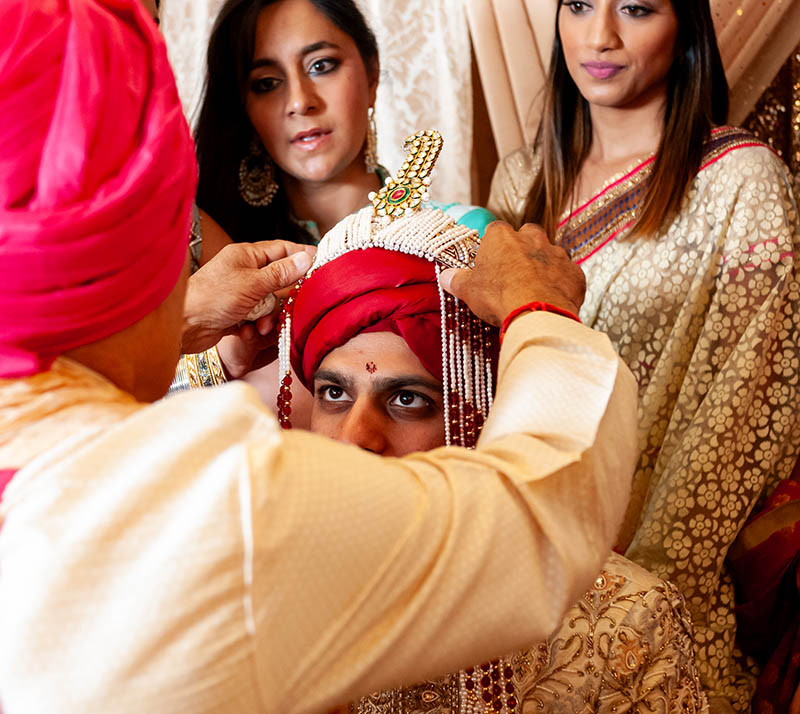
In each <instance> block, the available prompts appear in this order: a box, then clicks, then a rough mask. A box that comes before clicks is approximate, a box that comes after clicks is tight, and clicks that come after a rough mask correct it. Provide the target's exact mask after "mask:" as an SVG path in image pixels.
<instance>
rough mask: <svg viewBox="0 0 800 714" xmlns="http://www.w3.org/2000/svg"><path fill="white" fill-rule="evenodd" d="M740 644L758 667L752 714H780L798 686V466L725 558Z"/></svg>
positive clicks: (799, 557)
mask: <svg viewBox="0 0 800 714" xmlns="http://www.w3.org/2000/svg"><path fill="white" fill-rule="evenodd" d="M729 556H730V557H729V561H730V564H731V572H732V573H733V575H734V578H735V579H736V581H737V602H739V603H740V604H739V605H738V606H737V608H736V614H737V628H738V639H739V644H740V645H741V646H742V648H743V650H744V651H745V652H746V653H747V654H750V655H752V656H754V657H756V658H757V659H759V660H760V661H761V663H762V665H763V671H762V673H761V677H759V680H758V685H757V687H756V696H755V699H754V700H753V711H754V712H756V714H784V713H786V712H788V711H789V706H790V704H791V701H792V697H793V696H794V694H795V692H796V691H797V688H798V686H800V461H798V464H797V466H796V467H795V471H794V474H793V475H792V476H791V477H790V478H789V479H787V480H786V481H784V482H783V483H781V484H780V485H779V486H778V488H776V489H775V491H774V492H773V493H772V495H771V496H770V497H769V499H768V500H767V504H766V506H765V508H764V509H763V510H762V511H760V512H759V513H758V514H756V515H755V516H753V517H752V518H751V519H750V520H749V521H748V523H747V525H746V526H745V527H744V528H743V529H742V532H741V534H740V535H739V537H738V539H737V541H736V543H735V544H734V546H733V547H732V548H731V552H730V554H729Z"/></svg>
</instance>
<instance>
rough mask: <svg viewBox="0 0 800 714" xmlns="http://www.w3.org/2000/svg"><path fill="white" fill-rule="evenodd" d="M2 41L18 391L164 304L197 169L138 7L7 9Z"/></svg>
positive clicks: (8, 321)
mask: <svg viewBox="0 0 800 714" xmlns="http://www.w3.org/2000/svg"><path fill="white" fill-rule="evenodd" d="M0 38H2V39H0V116H2V121H0V377H18V376H24V375H29V374H34V373H36V372H39V371H43V370H46V369H48V368H49V366H50V364H51V363H52V361H53V360H54V359H55V358H56V357H57V356H58V355H60V354H62V353H63V352H65V351H67V350H70V349H73V348H75V347H79V346H81V345H85V344H88V343H91V342H95V341H97V340H99V339H102V338H104V337H108V336H109V335H111V334H113V333H115V332H119V331H120V330H122V329H124V328H126V327H128V326H130V325H132V324H133V323H135V322H137V321H139V320H140V319H142V318H143V317H144V316H146V315H147V314H149V313H150V312H152V311H153V310H155V309H156V308H157V307H158V305H160V304H161V303H162V302H163V301H164V299H165V298H166V297H167V296H168V295H169V294H170V292H171V291H172V289H173V287H174V286H175V283H176V282H177V280H178V278H179V276H180V273H181V270H182V268H183V264H184V260H185V255H186V246H187V243H188V237H189V224H190V219H191V205H192V201H193V198H194V192H195V187H196V182H197V169H196V163H195V158H194V147H193V143H192V140H191V135H190V133H189V128H188V126H187V124H186V120H185V119H184V117H183V113H182V111H181V106H180V102H179V100H178V94H177V90H176V88H175V82H174V78H173V76H172V72H171V70H170V67H169V63H168V60H167V54H166V48H165V45H164V42H163V39H162V38H161V36H160V34H159V33H158V30H157V28H156V26H155V23H153V21H152V18H150V17H149V16H148V15H147V13H146V12H145V11H144V9H143V8H142V7H140V4H139V2H138V1H137V0H2V2H0Z"/></svg>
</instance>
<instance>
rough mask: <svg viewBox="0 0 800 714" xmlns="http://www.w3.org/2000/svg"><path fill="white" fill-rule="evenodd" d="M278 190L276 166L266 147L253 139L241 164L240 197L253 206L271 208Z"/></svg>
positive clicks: (256, 139)
mask: <svg viewBox="0 0 800 714" xmlns="http://www.w3.org/2000/svg"><path fill="white" fill-rule="evenodd" d="M277 190H278V182H277V181H276V180H275V166H274V164H273V163H272V159H271V158H270V157H269V154H267V152H266V151H265V150H264V145H263V144H262V143H261V141H259V139H258V138H257V137H253V140H252V141H251V142H250V148H249V149H248V150H247V153H246V154H245V156H244V158H243V159H242V161H241V162H240V164H239V195H240V196H241V197H242V200H244V202H245V203H248V204H250V205H251V206H256V207H263V206H269V204H270V203H272V199H273V198H274V196H275V193H276V192H277Z"/></svg>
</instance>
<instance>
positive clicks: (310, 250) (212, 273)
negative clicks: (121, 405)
mask: <svg viewBox="0 0 800 714" xmlns="http://www.w3.org/2000/svg"><path fill="white" fill-rule="evenodd" d="M315 252H316V248H314V247H313V246H307V245H297V244H295V243H289V242H287V241H280V240H275V241H261V242H259V243H234V244H231V245H227V246H225V247H224V248H223V249H222V250H221V251H220V252H219V253H218V254H217V255H215V256H214V257H213V258H212V259H211V260H210V261H209V262H208V263H206V265H204V266H203V267H202V268H200V270H198V271H197V272H196V273H195V274H194V275H192V276H191V277H190V278H189V285H188V287H187V289H186V304H185V307H184V318H183V326H184V327H183V342H182V350H183V352H184V353H190V352H202V351H203V350H207V349H209V348H210V347H213V346H214V345H215V344H217V342H219V340H220V339H221V338H222V337H223V336H225V335H230V334H238V333H239V329H240V324H241V323H242V322H243V321H245V320H246V319H247V316H248V315H249V314H250V313H251V311H252V310H253V308H255V307H256V306H257V305H258V303H259V302H260V301H261V300H262V299H263V298H265V297H267V296H268V295H270V294H271V293H275V292H277V291H280V290H284V289H286V288H288V287H291V286H292V285H293V284H294V283H295V282H297V281H298V280H299V279H300V278H301V277H302V276H303V275H304V274H305V272H306V271H307V270H308V269H309V267H310V266H311V261H312V256H313V255H314V253H315ZM276 312H277V305H276V306H275V308H274V309H273V311H272V312H271V313H270V314H268V315H266V316H263V317H261V318H260V319H259V320H258V321H257V322H256V323H255V326H256V330H255V331H253V332H254V333H255V332H257V333H258V335H255V334H251V333H250V332H247V334H246V335H244V337H245V338H246V342H251V343H252V342H253V340H255V339H256V338H257V337H258V336H259V335H260V336H264V335H268V333H270V332H271V331H272V329H273V328H274V326H275V323H276Z"/></svg>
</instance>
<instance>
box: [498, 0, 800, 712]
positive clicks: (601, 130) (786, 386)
mask: <svg viewBox="0 0 800 714" xmlns="http://www.w3.org/2000/svg"><path fill="white" fill-rule="evenodd" d="M727 111H728V94H727V84H726V81H725V75H724V73H723V67H722V63H721V60H720V56H719V51H718V48H717V44H716V39H715V36H714V29H713V25H712V19H711V12H710V9H709V4H708V0H586V1H578V0H559V7H558V15H557V27H556V35H555V42H554V46H553V54H552V58H551V68H550V75H549V82H548V87H547V94H546V97H545V101H544V111H543V117H542V120H541V124H540V127H539V132H538V136H537V139H536V141H535V143H534V146H532V147H526V148H523V149H521V150H519V151H517V152H516V153H514V154H512V155H511V156H509V157H507V158H506V159H505V160H504V161H503V162H502V163H501V165H500V167H499V168H498V171H497V173H496V175H495V178H494V181H493V188H492V196H491V199H490V205H489V208H490V210H492V211H493V212H494V213H495V214H496V215H498V216H499V217H501V218H504V219H506V220H509V221H510V222H511V223H513V224H516V225H519V224H522V223H524V222H526V221H533V222H537V223H541V224H542V225H544V226H545V227H546V229H547V231H548V233H549V235H551V236H552V237H553V239H554V240H555V241H556V242H557V243H559V244H560V245H562V246H563V247H564V248H565V249H566V250H567V251H568V252H569V253H570V255H571V256H572V257H573V259H574V260H576V261H577V262H579V263H580V264H581V266H582V267H583V269H584V271H585V273H586V277H587V297H586V301H585V303H584V305H583V308H582V310H581V317H582V319H583V320H584V322H585V323H586V324H589V325H591V326H592V327H595V328H597V329H599V330H602V331H604V332H606V333H608V334H609V336H610V337H611V339H612V341H613V342H614V344H615V346H616V348H617V349H618V351H619V353H620V355H621V356H622V358H623V359H624V360H625V361H626V362H627V363H628V365H629V366H630V367H631V369H632V371H633V372H634V374H635V375H636V377H637V380H638V382H639V389H640V408H639V409H640V412H639V417H640V431H639V439H640V441H639V449H640V460H639V465H638V468H637V471H636V475H635V478H634V487H633V493H632V498H631V503H630V506H629V510H628V515H627V517H626V520H625V522H624V524H623V528H622V531H621V533H620V536H619V542H618V549H619V550H620V551H621V552H624V553H625V554H626V555H627V556H628V557H629V558H631V559H632V560H634V561H635V562H637V563H639V564H640V565H643V566H644V567H646V568H647V569H649V570H651V571H653V572H654V573H656V574H657V575H659V576H661V577H663V578H665V579H668V580H671V581H673V582H674V583H675V584H676V585H678V587H679V588H680V589H681V590H682V591H683V593H684V595H685V596H686V598H687V602H688V604H689V607H690V609H691V611H692V615H693V618H694V622H695V631H696V635H697V651H698V660H699V665H700V670H701V676H702V678H703V682H704V685H705V686H706V688H707V690H708V692H709V695H710V696H711V703H712V709H713V708H717V707H718V708H720V709H724V708H727V707H728V706H729V705H732V706H733V707H734V708H735V709H737V710H739V711H745V710H747V709H749V702H750V697H751V696H752V692H753V674H752V672H751V671H748V670H749V667H747V666H742V665H741V664H740V663H739V662H738V660H737V658H736V657H735V656H734V649H735V648H734V638H735V634H736V624H735V617H734V611H733V595H734V593H733V587H732V584H731V579H730V577H729V575H728V572H727V566H726V562H725V559H726V554H727V552H728V548H729V546H730V545H731V543H732V542H733V540H734V539H735V537H736V534H737V533H738V532H739V530H740V529H741V527H742V525H743V523H744V522H745V520H746V519H747V516H748V514H749V513H750V512H751V510H752V509H753V507H754V506H755V505H756V504H757V503H759V501H760V500H761V499H762V498H764V497H765V496H766V494H768V493H770V492H771V491H772V490H773V489H774V487H775V486H776V484H777V483H778V482H779V481H781V480H782V479H783V478H785V477H786V476H787V475H788V474H789V473H790V472H791V470H792V465H793V463H794V461H795V460H796V458H797V454H798V451H800V412H798V410H797V404H798V403H799V402H800V356H799V354H798V353H799V351H800V348H799V347H798V345H800V287H799V286H798V281H797V273H798V256H800V237H799V236H798V226H797V207H796V205H795V202H794V199H793V197H792V191H791V183H790V179H789V177H788V174H787V172H786V170H785V167H784V166H783V164H782V162H781V161H780V159H779V158H778V157H777V156H775V155H774V154H773V153H772V152H771V150H770V149H769V148H768V147H766V146H765V145H763V144H761V143H760V142H758V141H757V140H756V139H755V138H754V137H753V136H751V135H750V134H748V133H747V132H745V131H743V130H741V129H736V128H731V127H727V126H725V121H726V117H727Z"/></svg>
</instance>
